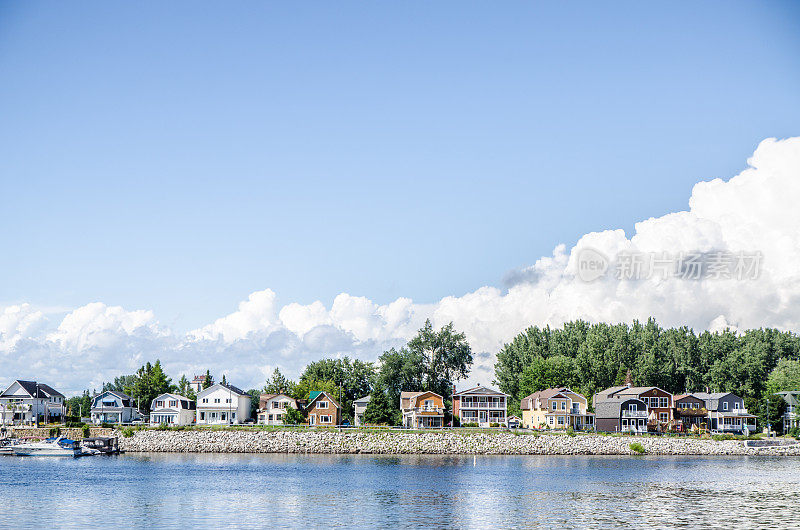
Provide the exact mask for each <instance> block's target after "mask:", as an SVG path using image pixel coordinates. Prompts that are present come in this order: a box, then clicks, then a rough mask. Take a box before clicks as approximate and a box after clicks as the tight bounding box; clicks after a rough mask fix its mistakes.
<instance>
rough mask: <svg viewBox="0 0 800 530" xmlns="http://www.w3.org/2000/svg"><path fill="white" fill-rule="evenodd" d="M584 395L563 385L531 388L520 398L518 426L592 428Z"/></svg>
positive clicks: (531, 427)
mask: <svg viewBox="0 0 800 530" xmlns="http://www.w3.org/2000/svg"><path fill="white" fill-rule="evenodd" d="M587 407H588V401H587V399H586V398H585V397H584V396H582V395H581V394H578V393H577V392H573V391H572V390H570V389H569V388H567V387H558V388H548V389H545V390H540V391H539V392H534V393H533V394H531V395H529V396H527V397H525V398H523V399H522V401H521V402H520V410H522V426H523V427H525V428H526V429H566V428H568V427H572V428H573V429H576V430H583V429H593V428H594V414H592V413H591V412H589V411H588V408H587Z"/></svg>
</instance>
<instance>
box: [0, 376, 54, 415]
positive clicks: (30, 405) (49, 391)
mask: <svg viewBox="0 0 800 530" xmlns="http://www.w3.org/2000/svg"><path fill="white" fill-rule="evenodd" d="M65 407H66V405H65V400H64V395H63V394H61V393H60V392H58V391H57V390H55V389H53V388H52V387H50V386H48V385H46V384H44V383H37V382H36V381H22V380H19V379H18V380H16V381H14V382H13V383H11V385H9V387H8V388H6V389H5V391H3V393H2V394H0V424H2V425H6V424H32V423H36V417H37V416H39V417H40V420H42V421H45V422H47V421H51V420H55V421H61V420H62V418H63V417H64V416H65V415H66V410H65Z"/></svg>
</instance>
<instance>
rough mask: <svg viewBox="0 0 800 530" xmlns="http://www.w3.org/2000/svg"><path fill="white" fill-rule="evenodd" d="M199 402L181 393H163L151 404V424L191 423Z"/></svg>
mask: <svg viewBox="0 0 800 530" xmlns="http://www.w3.org/2000/svg"><path fill="white" fill-rule="evenodd" d="M196 408H197V404H196V403H195V402H194V401H192V400H191V399H189V398H187V397H184V396H181V395H180V394H161V395H160V396H158V397H157V398H155V399H154V400H153V402H152V403H151V404H150V425H161V424H162V423H165V424H167V425H191V424H192V423H194V418H195V409H196Z"/></svg>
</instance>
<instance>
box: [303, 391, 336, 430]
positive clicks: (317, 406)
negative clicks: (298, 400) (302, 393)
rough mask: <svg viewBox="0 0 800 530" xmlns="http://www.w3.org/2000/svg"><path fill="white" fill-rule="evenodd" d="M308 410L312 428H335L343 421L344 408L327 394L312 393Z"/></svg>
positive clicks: (309, 422)
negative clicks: (342, 412)
mask: <svg viewBox="0 0 800 530" xmlns="http://www.w3.org/2000/svg"><path fill="white" fill-rule="evenodd" d="M306 410H307V411H308V424H309V425H311V426H318V427H319V426H322V427H333V426H336V425H339V424H340V423H341V421H342V415H341V410H342V408H341V407H340V406H339V403H338V402H337V401H336V400H335V399H333V398H332V397H331V396H330V395H329V394H328V393H327V392H321V391H315V392H311V394H309V396H308V407H307V408H306Z"/></svg>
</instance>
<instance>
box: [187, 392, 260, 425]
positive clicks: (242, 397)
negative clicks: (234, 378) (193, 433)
mask: <svg viewBox="0 0 800 530" xmlns="http://www.w3.org/2000/svg"><path fill="white" fill-rule="evenodd" d="M248 419H250V395H249V394H246V393H245V392H244V391H243V390H241V389H239V388H236V387H235V386H233V385H229V384H227V383H225V384H223V383H215V384H213V385H211V386H210V387H208V388H206V389H205V390H201V391H200V392H198V394H197V423H198V424H205V425H220V424H221V425H233V424H242V423H244V422H245V421H247V420H248Z"/></svg>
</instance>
